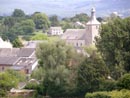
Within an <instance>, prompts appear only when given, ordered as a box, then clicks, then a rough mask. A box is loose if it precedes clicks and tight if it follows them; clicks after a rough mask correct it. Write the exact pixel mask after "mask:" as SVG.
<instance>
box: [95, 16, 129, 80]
mask: <svg viewBox="0 0 130 98" xmlns="http://www.w3.org/2000/svg"><path fill="white" fill-rule="evenodd" d="M129 20H130V18H126V19H120V18H116V19H114V20H113V21H110V22H109V23H108V24H105V25H102V27H101V32H100V37H99V38H97V39H96V40H97V43H96V46H97V48H98V50H99V51H100V52H101V55H102V57H103V59H104V60H105V63H106V65H107V66H108V67H109V69H110V71H111V76H112V77H113V78H114V79H118V78H120V77H121V76H122V75H123V74H124V73H125V72H129V71H130V64H129V62H130V59H129V58H130V53H129V50H130V46H129V43H130V29H129V27H128V25H129V24H130V21H129Z"/></svg>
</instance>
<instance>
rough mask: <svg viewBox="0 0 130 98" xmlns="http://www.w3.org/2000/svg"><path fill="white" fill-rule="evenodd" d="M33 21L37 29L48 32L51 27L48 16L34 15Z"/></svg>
mask: <svg viewBox="0 0 130 98" xmlns="http://www.w3.org/2000/svg"><path fill="white" fill-rule="evenodd" d="M33 21H34V23H35V27H36V29H44V30H47V29H48V28H49V26H50V23H49V19H48V17H47V16H46V14H43V13H36V14H34V15H33Z"/></svg>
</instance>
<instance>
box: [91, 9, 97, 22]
mask: <svg viewBox="0 0 130 98" xmlns="http://www.w3.org/2000/svg"><path fill="white" fill-rule="evenodd" d="M95 12H96V10H95V8H94V7H93V8H92V9H91V20H95V19H96V15H95Z"/></svg>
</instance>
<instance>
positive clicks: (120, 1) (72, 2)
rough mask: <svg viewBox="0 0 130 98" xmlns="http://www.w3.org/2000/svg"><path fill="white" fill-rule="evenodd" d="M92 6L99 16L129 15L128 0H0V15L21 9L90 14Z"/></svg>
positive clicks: (53, 12) (66, 14)
mask: <svg viewBox="0 0 130 98" xmlns="http://www.w3.org/2000/svg"><path fill="white" fill-rule="evenodd" d="M92 7H95V8H96V11H97V16H100V17H102V16H107V15H109V14H110V13H112V12H118V13H119V14H121V15H129V16H130V0H0V15H8V14H11V13H12V12H13V10H14V9H22V10H23V11H24V12H25V13H26V14H32V13H34V12H44V13H46V14H47V15H58V16H60V17H70V16H74V15H75V14H78V13H87V14H88V15H90V9H91V8H92Z"/></svg>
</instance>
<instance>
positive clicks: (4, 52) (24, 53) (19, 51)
mask: <svg viewBox="0 0 130 98" xmlns="http://www.w3.org/2000/svg"><path fill="white" fill-rule="evenodd" d="M34 51H35V49H34V48H1V49H0V57H29V56H30V55H32V53H34Z"/></svg>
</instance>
